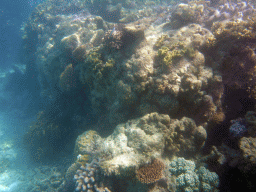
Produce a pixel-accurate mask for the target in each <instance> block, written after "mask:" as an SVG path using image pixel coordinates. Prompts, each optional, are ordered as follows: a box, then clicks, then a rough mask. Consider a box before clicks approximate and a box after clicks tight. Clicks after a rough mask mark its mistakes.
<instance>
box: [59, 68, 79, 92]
mask: <svg viewBox="0 0 256 192" xmlns="http://www.w3.org/2000/svg"><path fill="white" fill-rule="evenodd" d="M59 85H60V88H61V90H62V91H70V90H71V89H72V88H74V87H76V77H75V72H74V68H73V65H72V64H69V65H68V66H66V68H65V70H64V71H63V72H62V73H61V75H60V81H59Z"/></svg>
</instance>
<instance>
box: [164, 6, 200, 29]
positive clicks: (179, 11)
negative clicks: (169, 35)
mask: <svg viewBox="0 0 256 192" xmlns="http://www.w3.org/2000/svg"><path fill="white" fill-rule="evenodd" d="M203 12H204V5H202V4H196V3H193V2H191V3H189V4H184V3H181V4H179V5H178V6H177V8H176V9H175V10H174V11H173V12H172V13H171V22H170V23H168V25H170V26H171V27H172V28H174V29H177V28H180V27H183V26H186V25H188V24H191V23H199V19H200V18H201V17H202V16H203Z"/></svg>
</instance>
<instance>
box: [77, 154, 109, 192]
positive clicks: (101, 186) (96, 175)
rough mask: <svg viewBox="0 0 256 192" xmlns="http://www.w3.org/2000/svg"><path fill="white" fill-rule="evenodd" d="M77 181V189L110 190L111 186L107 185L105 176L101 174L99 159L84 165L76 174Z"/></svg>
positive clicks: (91, 190)
mask: <svg viewBox="0 0 256 192" xmlns="http://www.w3.org/2000/svg"><path fill="white" fill-rule="evenodd" d="M74 181H75V182H76V188H75V191H79V192H82V191H86V192H110V191H111V190H110V189H109V188H111V187H110V186H106V183H108V182H105V180H104V177H103V176H102V175H101V172H100V166H99V161H98V160H96V159H94V160H92V162H91V163H86V164H85V166H84V165H82V166H81V167H80V168H79V169H78V170H77V171H76V174H75V175H74Z"/></svg>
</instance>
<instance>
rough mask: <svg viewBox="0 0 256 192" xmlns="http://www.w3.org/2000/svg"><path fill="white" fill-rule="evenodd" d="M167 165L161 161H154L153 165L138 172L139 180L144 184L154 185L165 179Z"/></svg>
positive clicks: (142, 167) (145, 166) (144, 166)
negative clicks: (164, 172) (164, 173)
mask: <svg viewBox="0 0 256 192" xmlns="http://www.w3.org/2000/svg"><path fill="white" fill-rule="evenodd" d="M164 168H165V165H164V163H163V162H162V161H161V160H160V159H154V160H153V161H152V162H151V163H149V164H146V165H143V166H141V167H140V168H139V169H138V170H137V171H136V176H137V178H138V180H139V181H140V182H142V183H146V184H149V183H154V182H156V181H158V180H159V179H162V178H163V176H164V175H163V171H164Z"/></svg>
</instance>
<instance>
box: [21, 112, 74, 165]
mask: <svg viewBox="0 0 256 192" xmlns="http://www.w3.org/2000/svg"><path fill="white" fill-rule="evenodd" d="M47 117H48V116H47V115H46V113H45V112H44V111H40V112H39V113H38V115H37V119H36V121H35V122H33V123H32V125H31V126H30V129H29V131H28V132H27V133H26V134H25V135H24V137H23V141H24V144H25V146H26V147H27V149H28V151H29V153H30V156H31V157H32V159H33V160H34V161H36V162H43V161H46V160H48V159H49V158H50V159H53V158H57V157H58V153H59V152H60V151H61V149H64V146H65V145H67V143H66V144H64V143H65V138H66V137H67V134H68V133H70V127H68V126H67V125H63V124H62V123H59V122H58V121H54V120H50V119H48V118H47Z"/></svg>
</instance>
